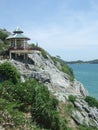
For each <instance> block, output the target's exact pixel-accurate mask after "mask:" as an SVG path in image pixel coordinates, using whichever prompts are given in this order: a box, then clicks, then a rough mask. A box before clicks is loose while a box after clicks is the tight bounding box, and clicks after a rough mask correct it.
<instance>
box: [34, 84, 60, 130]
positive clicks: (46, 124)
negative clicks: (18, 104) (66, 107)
mask: <svg viewBox="0 0 98 130" xmlns="http://www.w3.org/2000/svg"><path fill="white" fill-rule="evenodd" d="M34 93H35V97H34V99H33V102H32V119H33V121H35V122H36V123H37V125H39V126H40V127H41V128H46V129H51V130H58V129H59V127H60V122H59V115H58V112H57V105H58V101H57V100H56V99H55V98H54V97H52V96H50V92H49V91H48V89H47V87H45V86H44V85H39V84H38V86H36V88H35V90H34Z"/></svg>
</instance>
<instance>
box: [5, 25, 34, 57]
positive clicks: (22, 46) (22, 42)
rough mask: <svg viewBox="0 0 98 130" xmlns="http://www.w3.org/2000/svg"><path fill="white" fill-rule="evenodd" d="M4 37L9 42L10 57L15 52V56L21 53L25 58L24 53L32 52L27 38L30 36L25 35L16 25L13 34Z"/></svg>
mask: <svg viewBox="0 0 98 130" xmlns="http://www.w3.org/2000/svg"><path fill="white" fill-rule="evenodd" d="M6 39H7V40H9V42H10V43H11V46H10V49H9V58H10V59H11V58H12V54H15V56H16V57H17V55H20V54H22V55H24V58H25V55H26V54H29V53H33V49H32V48H29V46H28V40H30V38H28V37H26V36H25V35H24V34H23V31H22V30H21V29H20V28H18V27H17V28H16V29H15V30H14V31H13V34H12V35H10V36H8V37H7V38H6Z"/></svg>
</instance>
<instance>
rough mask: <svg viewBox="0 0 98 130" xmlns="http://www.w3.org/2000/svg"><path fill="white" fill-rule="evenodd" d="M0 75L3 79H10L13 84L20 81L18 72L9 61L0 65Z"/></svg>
mask: <svg viewBox="0 0 98 130" xmlns="http://www.w3.org/2000/svg"><path fill="white" fill-rule="evenodd" d="M0 75H1V76H2V77H3V80H10V81H12V82H13V83H14V84H16V83H18V82H19V81H20V73H19V72H18V70H17V69H16V67H14V66H13V65H11V64H10V63H9V62H4V63H2V64H1V65H0Z"/></svg>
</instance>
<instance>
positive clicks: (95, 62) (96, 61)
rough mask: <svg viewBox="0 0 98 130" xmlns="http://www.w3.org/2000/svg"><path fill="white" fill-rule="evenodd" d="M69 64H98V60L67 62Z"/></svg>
mask: <svg viewBox="0 0 98 130" xmlns="http://www.w3.org/2000/svg"><path fill="white" fill-rule="evenodd" d="M65 62H66V63H67V64H85V63H88V64H98V59H94V60H89V61H83V60H77V61H65Z"/></svg>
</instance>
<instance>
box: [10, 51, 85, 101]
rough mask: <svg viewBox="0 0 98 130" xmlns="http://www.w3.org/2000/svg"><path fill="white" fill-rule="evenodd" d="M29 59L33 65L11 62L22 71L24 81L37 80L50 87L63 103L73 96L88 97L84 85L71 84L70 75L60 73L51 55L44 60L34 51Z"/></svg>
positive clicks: (76, 82) (78, 83)
mask: <svg viewBox="0 0 98 130" xmlns="http://www.w3.org/2000/svg"><path fill="white" fill-rule="evenodd" d="M28 58H29V59H30V61H33V64H30V63H26V64H25V63H24V62H21V61H16V60H10V61H9V62H11V63H12V64H13V65H15V66H16V68H17V69H18V70H19V71H20V73H21V79H22V81H25V79H27V78H35V79H37V80H38V81H39V82H42V83H44V84H45V85H46V86H48V89H49V90H50V91H52V92H53V93H54V95H56V96H57V97H58V99H59V100H62V101H64V100H65V97H66V98H68V95H71V94H72V95H76V96H80V97H81V96H86V95H87V90H86V89H85V88H84V87H83V85H82V84H81V83H80V82H78V81H76V80H75V81H74V82H70V80H69V75H67V74H66V73H63V72H62V71H60V70H59V69H58V68H57V67H56V66H55V64H54V62H53V61H52V59H51V58H50V56H49V55H47V58H44V57H43V56H42V54H41V53H40V52H39V51H34V53H33V54H28ZM58 64H59V63H58ZM59 68H60V64H59Z"/></svg>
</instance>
